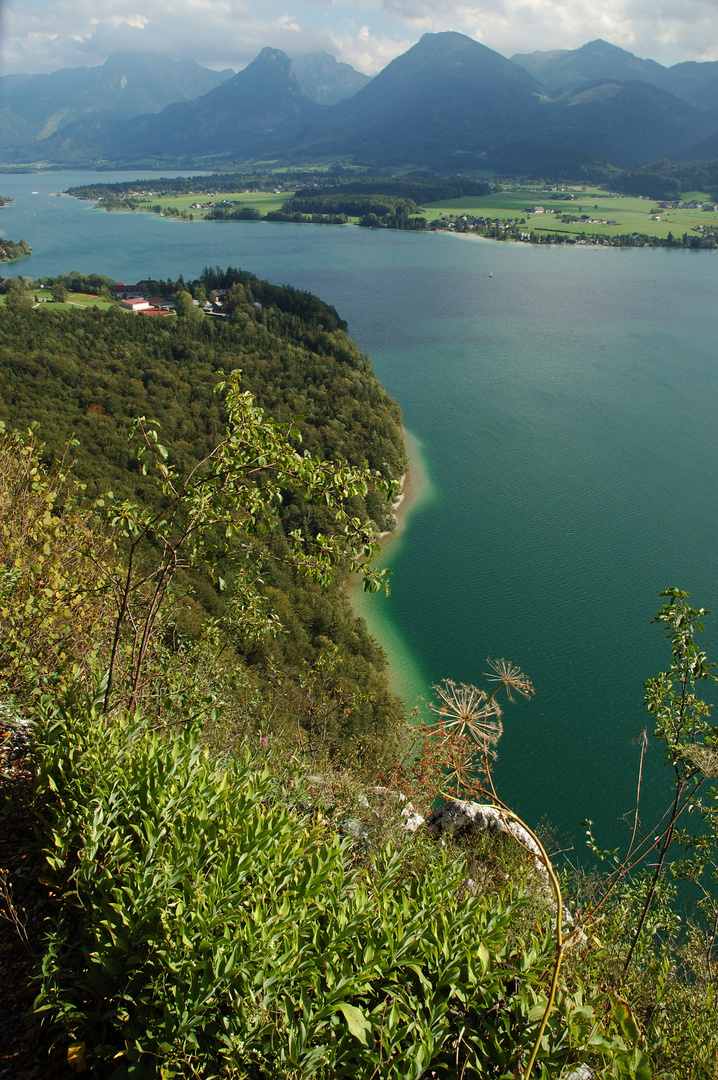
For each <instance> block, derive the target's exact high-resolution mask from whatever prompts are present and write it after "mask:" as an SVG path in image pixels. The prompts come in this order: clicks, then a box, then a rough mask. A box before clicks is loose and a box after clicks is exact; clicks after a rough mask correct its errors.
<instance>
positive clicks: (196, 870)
mask: <svg viewBox="0 0 718 1080" xmlns="http://www.w3.org/2000/svg"><path fill="white" fill-rule="evenodd" d="M66 282H67V284H68V285H69V284H70V283H72V284H73V285H74V286H77V285H79V284H80V280H79V276H78V275H70V276H68V277H67V278H66ZM96 284H97V282H96ZM100 284H101V282H100ZM182 284H184V283H182ZM189 287H190V288H192V289H193V290H194V291H195V292H198V293H199V292H200V291H201V290H202V289H205V290H206V289H208V288H216V287H223V288H228V289H229V298H230V299H229V301H228V307H227V309H226V310H227V313H228V318H226V319H224V320H221V321H220V322H219V323H214V322H211V321H210V320H209V319H208V318H205V316H204V315H202V313H201V312H200V311H198V310H197V309H195V308H194V306H193V305H192V304H191V302H190V300H189V297H188V296H187V294H186V293H185V290H184V289H182V288H181V287H180V288H178V290H177V292H176V298H177V299H178V300H179V298H180V297H181V296H183V295H184V296H185V297H186V300H183V301H182V302H181V303H179V306H178V308H177V310H178V312H179V314H178V315H177V316H176V317H172V318H168V319H164V320H160V319H152V318H143V317H142V316H135V315H133V314H131V313H123V312H120V311H119V310H117V309H116V308H111V309H108V310H106V311H103V310H100V309H88V310H86V311H77V312H76V311H66V310H57V311H49V310H44V309H43V306H42V305H41V306H40V307H38V308H37V309H32V307H31V306H30V305H31V301H30V300H29V298H28V297H25V296H23V295H22V293H21V292H18V291H17V290H10V292H8V294H7V296H6V299H7V303H6V304H5V305H3V306H0V350H1V351H0V361H1V363H0V371H1V372H2V378H3V384H2V387H1V389H0V401H1V402H2V408H3V410H4V414H5V415H4V422H5V426H6V428H7V429H8V430H7V432H6V433H5V435H4V436H3V437H2V438H1V439H0V535H1V536H2V544H1V545H0V736H1V737H2V742H1V743H0V748H1V753H0V775H1V776H2V781H3V785H4V792H5V793H6V795H7V798H6V799H5V800H4V805H3V808H2V812H3V817H4V821H3V830H2V833H0V836H1V837H2V844H3V862H2V867H3V873H2V875H0V884H1V885H2V897H3V902H4V912H5V914H6V916H7V919H6V921H5V924H4V925H5V927H10V928H11V929H12V928H15V929H16V930H17V936H16V939H15V940H16V943H17V948H19V949H24V948H25V945H24V944H23V942H27V943H31V942H32V943H34V945H33V946H32V947H33V948H35V952H34V955H33V962H34V965H35V973H36V980H37V981H36V986H37V996H36V999H35V1002H34V1005H33V1010H32V1013H33V1023H34V1022H36V1021H37V1020H38V1019H41V1020H42V1022H43V1025H44V1030H45V1031H46V1032H47V1033H48V1036H49V1038H50V1039H51V1040H52V1041H54V1043H55V1045H56V1047H57V1048H59V1052H60V1053H61V1054H62V1058H63V1060H64V1061H65V1062H66V1063H67V1066H68V1068H69V1069H71V1070H73V1071H75V1072H77V1073H82V1074H85V1075H89V1076H95V1077H98V1078H100V1080H130V1078H132V1080H149V1078H153V1080H154V1078H157V1080H164V1078H172V1077H177V1078H188V1080H189V1078H202V1080H212V1078H215V1077H216V1078H217V1080H219V1078H232V1080H276V1078H279V1080H300V1078H301V1080H305V1078H306V1080H308V1078H310V1077H318V1078H319V1080H330V1078H334V1077H342V1076H345V1077H357V1078H361V1080H372V1078H375V1077H376V1078H387V1080H390V1078H391V1080H430V1078H432V1077H443V1078H445V1080H458V1078H463V1077H472V1076H473V1077H477V1078H482V1080H483V1078H495V1080H516V1078H522V1080H531V1078H536V1080H538V1078H540V1080H554V1078H555V1080H559V1078H563V1080H568V1078H569V1077H570V1078H572V1080H579V1078H580V1080H585V1078H588V1077H595V1078H608V1077H611V1078H614V1080H652V1078H660V1080H679V1078H680V1080H683V1078H684V1077H689V1076H690V1077H692V1078H693V1077H695V1078H706V1080H714V1078H715V1075H716V1071H717V1068H716V1067H717V1066H718V1041H717V1040H718V1035H717V1033H716V1028H715V1013H716V1006H717V1004H718V994H717V991H718V971H717V966H716V959H717V958H716V951H717V950H716V926H717V925H718V921H717V917H718V911H717V909H716V903H715V894H714V891H712V890H713V885H712V880H711V875H715V872H716V850H715V847H716V836H717V835H718V809H717V805H716V799H717V798H718V792H716V788H715V786H714V785H715V777H716V775H717V774H718V763H717V762H716V754H717V752H718V728H716V726H715V725H714V724H713V723H712V722H711V717H710V706H709V705H708V704H707V703H706V702H705V701H704V700H703V699H702V697H701V696H700V688H701V685H708V684H710V683H712V682H715V681H716V680H715V676H714V674H713V670H712V665H710V663H709V662H708V660H707V658H706V657H705V655H704V654H703V653H702V652H701V650H700V648H699V645H698V634H699V632H700V630H701V628H702V621H703V619H704V618H705V616H706V614H707V613H706V612H704V611H702V610H700V609H697V610H696V609H693V608H692V607H691V606H690V605H689V603H688V600H687V595H686V594H685V593H682V592H681V591H680V590H677V589H670V590H668V591H667V592H666V594H664V596H663V598H662V606H661V608H660V609H659V611H658V613H657V619H656V621H657V622H658V623H659V624H660V625H661V628H662V629H663V631H664V632H665V633H666V636H667V638H668V640H669V648H670V659H669V664H668V666H667V669H666V671H665V672H664V673H661V674H659V675H658V676H657V677H656V678H655V679H652V680H650V681H649V683H648V684H647V687H646V708H647V710H648V713H649V714H650V716H651V718H652V722H653V725H654V735H655V736H656V737H657V738H659V739H660V740H661V741H662V744H663V746H664V748H665V753H666V758H667V761H668V763H669V764H670V766H671V769H672V771H673V774H674V775H675V780H676V784H675V793H674V798H673V800H672V802H671V804H670V806H669V807H668V808H667V812H666V815H665V817H664V819H663V820H662V821H661V822H660V823H658V824H657V825H654V823H650V824H649V827H647V828H646V827H644V826H642V825H641V824H640V821H639V813H638V806H637V808H636V819H635V827H634V829H633V835H632V837H631V840H630V842H629V845H628V849H627V851H626V852H625V853H624V854H623V856H621V854H620V853H617V852H603V851H601V850H600V848H599V846H598V844H597V843H596V841H595V839H594V838H593V836H592V835H591V833H590V826H589V842H590V845H591V851H592V853H593V856H594V859H595V863H594V867H595V866H597V867H599V870H598V871H596V870H595V869H594V870H592V871H591V872H590V873H589V872H585V871H580V869H579V868H578V867H569V866H567V867H566V868H565V869H564V870H563V871H561V870H560V869H559V868H558V867H556V866H554V862H556V859H555V858H554V859H552V858H551V857H550V856H549V854H548V852H547V850H546V846H545V844H544V843H543V842H542V840H541V838H540V837H539V836H537V834H536V832H535V831H534V830H533V829H531V827H530V825H528V824H527V823H523V822H520V821H519V820H518V819H517V818H516V816H515V815H514V814H512V812H511V810H510V809H509V808H508V807H505V806H504V805H503V803H502V802H501V800H500V798H499V796H498V794H497V792H496V791H495V788H494V783H493V778H492V768H491V764H492V761H493V758H494V756H495V752H496V745H497V743H498V741H499V739H500V737H501V733H502V730H503V728H502V724H503V721H502V708H503V707H505V705H506V703H507V701H508V702H510V701H511V699H512V694H520V695H522V696H525V697H530V696H531V695H532V693H533V687H532V685H531V682H530V680H529V679H528V678H527V677H526V675H525V674H524V673H523V672H521V671H519V670H518V669H517V668H516V667H515V666H513V665H512V664H511V663H510V662H508V661H506V660H502V659H499V660H495V661H491V662H490V673H489V680H490V681H489V686H488V687H487V688H486V689H480V688H477V687H468V686H457V685H455V684H454V683H452V682H451V681H445V682H444V683H442V684H441V685H440V686H438V687H436V688H435V689H436V699H435V701H434V702H433V704H432V705H431V706H430V708H431V710H432V715H433V723H432V724H431V725H430V726H426V727H423V728H418V727H413V728H410V727H408V726H407V725H406V723H405V720H406V718H405V717H404V715H403V711H402V710H401V708H400V706H399V704H398V703H397V702H395V701H394V700H393V699H392V698H391V696H390V695H389V694H388V692H387V691H386V687H385V684H384V682H383V679H382V677H381V674H380V668H381V663H382V658H381V654H380V653H379V650H378V649H377V647H376V646H375V645H374V643H373V642H371V640H370V639H369V638H368V636H367V634H366V630H365V628H364V627H363V626H362V624H360V623H358V622H357V621H356V620H355V619H354V618H353V616H352V615H351V613H350V611H349V609H348V607H347V605H346V602H345V600H344V598H343V593H342V591H341V589H340V583H341V582H342V580H343V579H344V578H346V577H347V576H348V575H349V573H350V572H352V571H354V572H356V573H358V574H359V575H360V576H361V577H363V579H364V581H365V583H366V587H368V588H370V589H381V588H384V587H386V575H385V574H384V572H383V570H382V568H381V564H377V561H376V559H377V555H378V545H377V542H376V535H377V527H378V525H379V524H384V523H386V517H387V515H388V514H390V511H391V500H392V498H393V495H394V493H395V491H396V484H395V478H396V476H397V475H398V474H399V473H400V471H402V470H403V469H404V467H405V465H404V451H403V444H402V439H401V430H400V426H399V421H400V417H399V413H398V410H397V407H396V405H395V404H394V403H392V402H391V401H390V399H388V398H387V396H386V394H385V393H384V391H383V390H382V389H381V387H380V386H379V385H378V384H377V383H376V380H375V379H374V377H373V375H372V373H371V368H370V365H369V362H368V360H367V359H366V358H365V357H362V356H361V355H360V354H359V353H358V352H357V351H356V349H355V347H354V345H353V344H352V343H351V341H350V340H349V339H348V337H347V336H346V331H345V329H344V326H343V323H342V321H341V319H340V317H339V316H338V315H337V313H336V312H335V311H334V310H333V309H332V308H330V307H328V306H327V305H324V304H322V302H321V301H319V300H317V299H316V298H314V297H311V296H309V295H308V294H305V293H299V292H296V291H295V290H291V289H279V288H276V287H274V286H270V285H268V284H267V283H265V282H260V281H258V280H257V279H256V278H254V277H252V276H251V275H249V274H245V273H242V272H240V271H236V270H228V271H226V272H222V271H210V270H208V271H206V272H205V274H204V275H203V280H201V281H197V282H192V283H190V285H189ZM220 366H221V367H222V368H223V371H220ZM239 367H242V368H243V371H244V374H242V375H240V374H239V372H238V370H237V369H238V368H239ZM250 387H251V389H250ZM299 408H301V409H303V414H300V415H301V418H299V419H298V418H297V416H298V412H299ZM35 417H37V419H38V421H39V423H38V426H37V427H34V428H32V427H31V430H30V431H27V430H23V429H25V428H26V425H27V424H28V421H29V420H32V419H34V418H35ZM160 422H161V423H160ZM72 436H74V437H75V438H74V439H72V440H71V441H70V442H69V443H68V439H69V438H70V437H72ZM42 440H45V441H44V442H43V441H42ZM73 457H75V458H76V463H75V464H74V465H72V458H73ZM110 485H111V491H110V490H109V488H110ZM18 762H20V763H21V764H20V765H18ZM23 770H24V771H23ZM409 800H411V801H409ZM639 801H640V778H639ZM437 803H440V804H441V805H439V806H437ZM433 808H435V809H436V812H435V813H432V809H433ZM472 820H478V821H482V820H483V821H484V822H489V823H491V828H490V829H489V831H488V832H486V831H484V832H481V831H480V830H474V831H473V832H472V831H471V830H470V829H469V827H468V826H469V822H471V821H472ZM442 821H443V822H444V823H445V825H446V822H449V825H448V826H446V827H445V825H441V822H442ZM690 823H692V826H691V827H690V828H689V824H690ZM492 830H493V831H492ZM439 838H440V839H441V840H442V841H443V842H437V839H439ZM679 843H680V844H682V845H683V847H684V848H685V855H684V857H683V858H681V859H680V860H679V859H678V858H677V857H676V852H677V850H678V846H679ZM9 855H12V858H9V857H8V856H9ZM6 866H13V867H18V868H20V869H19V871H18V874H17V875H16V876H15V877H10V876H8V874H7V873H6V871H5V867H6ZM603 867H606V868H607V869H606V870H605V871H604V870H603V869H602V868H603ZM23 868H24V869H23ZM28 868H30V872H29V873H28ZM28 879H29V880H28ZM679 879H683V880H685V881H690V882H691V883H693V886H694V887H695V886H698V887H699V890H700V893H699V895H700V897H701V900H700V904H699V905H698V907H694V908H692V909H691V913H690V917H688V918H686V919H685V921H682V919H680V918H679V917H678V915H677V914H676V906H675V902H676V886H675V881H677V880H679ZM16 883H17V884H18V886H19V887H20V886H22V888H24V889H25V890H26V891H25V892H24V893H22V896H23V897H26V899H24V900H23V901H22V903H19V895H20V894H18V893H15V892H14V885H15V884H16ZM28 888H29V889H30V890H31V891H30V894H29V896H28V892H27V890H28ZM32 890H34V892H32ZM38 920H42V921H41V923H40V925H39V926H38V925H37V923H38ZM23 935H24V937H23ZM10 951H11V950H10V949H9V948H6V949H5V950H4V952H3V956H7V955H8V953H9V952H10ZM10 985H11V984H10ZM38 1068H39V1069H42V1063H40V1064H39V1065H38Z"/></svg>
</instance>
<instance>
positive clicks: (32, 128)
mask: <svg viewBox="0 0 718 1080" xmlns="http://www.w3.org/2000/svg"><path fill="white" fill-rule="evenodd" d="M232 75H234V72H233V71H232V70H231V68H228V69H226V70H225V71H212V70H210V69H209V68H205V67H201V66H200V65H199V64H197V63H195V61H194V60H168V59H167V58H166V57H164V56H158V55H155V54H152V53H115V54H114V55H112V56H110V57H108V59H107V60H106V61H105V63H104V64H102V65H100V66H99V67H81V68H63V69H61V70H60V71H54V72H52V73H51V74H50V75H4V76H2V77H0V103H1V104H0V145H2V147H3V150H4V151H7V150H10V149H13V148H15V147H26V146H27V145H28V143H29V142H30V141H31V140H41V141H44V140H45V139H46V138H48V137H50V136H52V135H53V134H54V133H55V131H58V130H62V129H63V128H65V127H67V126H69V125H70V124H72V123H73V122H75V121H78V120H81V119H91V120H98V119H99V120H104V119H130V118H132V117H136V116H140V115H142V114H143V113H151V112H160V111H161V110H162V109H164V108H166V107H167V106H168V105H170V104H172V103H173V102H176V101H188V100H191V99H193V98H196V97H199V96H200V95H202V94H206V93H207V91H209V90H212V89H213V88H214V87H216V86H219V85H221V83H223V82H225V81H226V80H227V79H229V78H231V76H232Z"/></svg>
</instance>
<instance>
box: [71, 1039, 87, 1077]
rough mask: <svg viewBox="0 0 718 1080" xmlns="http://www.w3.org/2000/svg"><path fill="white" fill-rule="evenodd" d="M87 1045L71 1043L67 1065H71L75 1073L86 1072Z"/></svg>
mask: <svg viewBox="0 0 718 1080" xmlns="http://www.w3.org/2000/svg"><path fill="white" fill-rule="evenodd" d="M85 1048H86V1047H85V1043H84V1042H81V1043H71V1044H70V1046H68V1048H67V1064H68V1065H70V1066H71V1067H72V1068H73V1069H74V1070H75V1072H78V1073H81V1072H84V1071H85V1069H86V1068H87V1062H86V1061H85Z"/></svg>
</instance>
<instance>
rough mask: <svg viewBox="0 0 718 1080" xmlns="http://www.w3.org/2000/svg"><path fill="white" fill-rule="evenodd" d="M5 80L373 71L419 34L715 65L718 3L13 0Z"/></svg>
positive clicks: (510, 47) (6, 26)
mask: <svg viewBox="0 0 718 1080" xmlns="http://www.w3.org/2000/svg"><path fill="white" fill-rule="evenodd" d="M0 5H2V7H1V10H2V19H3V27H2V29H3V35H2V37H3V40H2V53H3V58H4V59H3V64H2V70H3V72H20V71H25V72H37V71H52V70H55V69H56V68H58V67H63V66H76V65H80V64H99V63H102V62H103V61H104V60H105V59H106V57H107V56H108V55H109V54H110V53H112V52H117V51H120V50H124V49H136V50H140V51H145V52H162V53H164V54H166V55H171V56H174V57H175V58H177V59H179V58H183V57H192V58H193V59H196V60H198V61H199V62H200V63H203V64H206V65H207V66H210V67H216V68H220V67H233V68H235V69H238V68H241V67H243V66H244V65H245V64H247V63H249V62H250V61H251V60H252V59H254V57H255V56H256V55H257V53H258V52H259V51H260V49H262V48H263V47H264V46H266V45H271V46H274V47H276V48H280V49H284V50H285V51H286V52H288V53H289V54H290V55H292V54H294V55H296V54H298V53H300V52H309V51H311V50H314V49H326V50H327V51H328V52H332V53H333V54H334V55H335V56H337V58H338V59H340V60H345V61H347V62H348V63H351V64H353V65H354V66H355V67H357V68H358V69H359V70H362V71H366V72H369V73H372V74H373V73H375V72H377V71H379V70H380V69H381V68H382V67H384V66H385V65H386V64H387V63H388V62H389V61H390V60H391V59H393V58H394V57H395V56H397V55H398V54H399V53H401V52H404V51H405V50H406V49H407V48H409V47H410V46H411V45H412V44H414V42H416V41H417V40H418V38H419V37H420V36H421V34H422V33H426V32H436V31H442V30H458V31H461V32H463V33H466V34H469V35H470V36H471V37H474V38H476V39H477V40H479V41H482V42H483V43H484V44H485V45H488V46H489V47H490V48H493V49H496V50H498V51H499V52H501V53H503V54H504V55H505V56H511V55H513V53H515V52H532V51H533V50H535V49H556V48H564V49H570V48H576V47H578V46H579V45H582V44H584V43H585V42H586V41H591V40H593V39H595V38H598V37H602V38H605V39H606V40H607V41H610V42H612V43H613V44H615V45H620V46H622V47H623V48H626V49H629V50H630V51H631V52H635V53H636V54H637V55H639V56H643V57H651V58H653V59H656V60H659V61H661V62H662V63H676V62H677V61H679V60H687V59H697V60H705V59H714V58H718V0H665V2H663V3H661V2H660V0H659V3H658V5H657V6H656V4H655V2H654V0H602V3H600V4H596V2H595V0H475V2H471V0H354V2H353V0H142V3H141V6H140V5H135V4H132V6H131V7H128V6H122V5H120V4H119V3H118V2H117V0H5V2H4V4H3V3H2V0H0Z"/></svg>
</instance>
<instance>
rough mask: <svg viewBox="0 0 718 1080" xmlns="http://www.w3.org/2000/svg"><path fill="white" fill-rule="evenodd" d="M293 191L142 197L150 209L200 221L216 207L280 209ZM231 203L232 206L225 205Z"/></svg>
mask: <svg viewBox="0 0 718 1080" xmlns="http://www.w3.org/2000/svg"><path fill="white" fill-rule="evenodd" d="M293 194H294V193H293V192H291V191H282V192H280V193H279V194H277V193H276V192H274V191H230V192H224V191H223V192H222V193H221V194H220V195H214V196H212V195H196V194H195V195H157V196H154V195H152V196H149V197H147V198H143V199H142V203H143V207H142V209H144V204H146V208H147V209H148V210H150V209H151V208H152V207H153V206H161V207H162V209H163V210H165V209H167V210H169V211H170V212H172V213H174V212H175V211H176V212H177V213H180V214H181V213H182V212H183V211H184V212H185V213H187V214H192V216H193V218H194V219H195V220H196V221H201V220H203V219H204V218H206V217H207V215H208V214H209V213H211V211H212V210H213V209H215V208H216V207H223V206H224V207H225V208H226V209H228V210H238V209H239V208H240V207H245V206H246V207H250V208H251V209H253V210H259V212H260V214H267V213H269V212H270V211H271V210H281V208H282V204H283V203H284V202H286V200H287V199H289V198H291V196H292V195H293ZM210 202H211V203H214V206H213V207H207V208H206V209H203V210H198V209H193V203H210ZM227 203H232V204H233V205H232V206H227V205H226V204H227Z"/></svg>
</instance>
